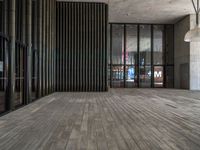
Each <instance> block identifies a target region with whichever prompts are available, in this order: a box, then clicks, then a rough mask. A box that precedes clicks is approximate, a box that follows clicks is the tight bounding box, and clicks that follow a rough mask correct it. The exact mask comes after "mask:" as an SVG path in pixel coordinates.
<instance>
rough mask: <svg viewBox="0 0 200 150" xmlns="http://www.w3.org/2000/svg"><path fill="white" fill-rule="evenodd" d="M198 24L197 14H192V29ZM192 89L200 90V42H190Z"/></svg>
mask: <svg viewBox="0 0 200 150" xmlns="http://www.w3.org/2000/svg"><path fill="white" fill-rule="evenodd" d="M195 24H196V16H195V15H190V29H192V28H194V26H195ZM189 56H190V90H200V42H191V43H190V55H189Z"/></svg>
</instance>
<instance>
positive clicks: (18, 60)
mask: <svg viewBox="0 0 200 150" xmlns="http://www.w3.org/2000/svg"><path fill="white" fill-rule="evenodd" d="M25 50H26V49H25V48H24V46H23V45H21V44H19V43H18V44H16V53H15V106H16V107H19V106H21V105H22V104H23V95H24V64H25V63H24V61H25V60H24V54H25Z"/></svg>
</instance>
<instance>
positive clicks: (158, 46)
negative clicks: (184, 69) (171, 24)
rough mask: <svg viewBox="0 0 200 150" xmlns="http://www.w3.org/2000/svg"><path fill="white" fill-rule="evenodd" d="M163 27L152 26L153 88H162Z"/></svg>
mask: <svg viewBox="0 0 200 150" xmlns="http://www.w3.org/2000/svg"><path fill="white" fill-rule="evenodd" d="M163 34H164V26H162V25H154V26H153V70H154V87H163V86H164V68H163V65H164V59H163V57H164V42H163V41H164V35H163Z"/></svg>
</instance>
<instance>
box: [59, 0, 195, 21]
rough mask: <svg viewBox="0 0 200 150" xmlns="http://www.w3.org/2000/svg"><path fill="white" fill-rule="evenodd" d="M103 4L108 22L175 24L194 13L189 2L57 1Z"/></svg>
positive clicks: (166, 0) (181, 0)
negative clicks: (107, 6)
mask: <svg viewBox="0 0 200 150" xmlns="http://www.w3.org/2000/svg"><path fill="white" fill-rule="evenodd" d="M57 1H78V2H105V3H108V5H109V21H110V22H127V23H128V22H131V23H175V22H177V21H178V20H179V19H181V18H182V17H184V16H186V15H188V14H192V13H194V10H193V6H192V3H191V0H57Z"/></svg>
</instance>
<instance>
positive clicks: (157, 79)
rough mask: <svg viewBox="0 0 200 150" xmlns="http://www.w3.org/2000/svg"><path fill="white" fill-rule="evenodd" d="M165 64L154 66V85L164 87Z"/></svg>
mask: <svg viewBox="0 0 200 150" xmlns="http://www.w3.org/2000/svg"><path fill="white" fill-rule="evenodd" d="M163 71H164V70H163V66H155V67H154V87H163V85H164V77H163V75H164V73H163Z"/></svg>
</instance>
